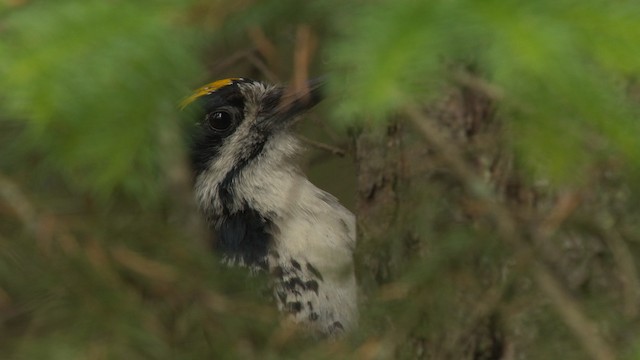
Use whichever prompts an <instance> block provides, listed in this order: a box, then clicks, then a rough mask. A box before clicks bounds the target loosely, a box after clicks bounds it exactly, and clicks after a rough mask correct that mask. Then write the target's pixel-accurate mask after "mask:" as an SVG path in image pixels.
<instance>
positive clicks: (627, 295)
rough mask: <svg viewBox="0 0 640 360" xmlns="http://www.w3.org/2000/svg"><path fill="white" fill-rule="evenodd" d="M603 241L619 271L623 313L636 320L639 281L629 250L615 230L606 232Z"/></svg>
mask: <svg viewBox="0 0 640 360" xmlns="http://www.w3.org/2000/svg"><path fill="white" fill-rule="evenodd" d="M605 240H606V241H607V243H608V244H609V247H610V248H611V253H612V254H613V258H614V259H615V263H616V265H617V266H618V269H619V271H620V277H621V283H622V292H623V301H624V311H625V313H626V315H627V316H629V317H631V318H636V317H637V316H638V303H639V302H640V279H639V278H638V271H637V270H638V269H637V266H636V264H635V261H633V256H632V255H631V254H632V252H631V249H629V246H628V245H627V243H626V242H625V241H624V239H623V238H622V236H621V235H620V234H619V233H618V232H617V231H615V230H613V231H608V232H607V234H606V235H605Z"/></svg>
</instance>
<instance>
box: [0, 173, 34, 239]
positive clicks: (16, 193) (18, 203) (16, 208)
mask: <svg viewBox="0 0 640 360" xmlns="http://www.w3.org/2000/svg"><path fill="white" fill-rule="evenodd" d="M0 198H2V200H4V202H5V203H6V204H7V205H8V206H9V207H10V208H11V209H12V210H13V212H14V213H15V214H16V216H17V217H18V219H20V221H21V222H22V224H23V225H24V227H25V228H27V229H28V230H29V232H31V233H32V234H36V233H37V232H38V227H39V226H38V225H39V219H38V215H37V213H36V210H35V208H34V206H33V205H31V202H30V201H29V200H28V199H27V197H26V196H25V195H24V194H23V193H22V191H21V190H20V188H19V187H18V185H16V184H15V183H14V182H13V181H12V180H11V179H9V178H8V177H6V176H4V175H2V174H0Z"/></svg>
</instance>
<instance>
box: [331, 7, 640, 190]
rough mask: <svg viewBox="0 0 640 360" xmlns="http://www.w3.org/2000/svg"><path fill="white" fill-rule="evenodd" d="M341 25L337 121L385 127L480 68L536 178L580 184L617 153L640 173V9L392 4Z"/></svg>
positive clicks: (335, 47)
mask: <svg viewBox="0 0 640 360" xmlns="http://www.w3.org/2000/svg"><path fill="white" fill-rule="evenodd" d="M338 19H339V21H338V25H337V26H339V28H340V29H343V32H344V37H343V38H341V39H339V41H337V42H336V43H335V44H332V46H331V48H332V50H331V54H332V57H331V59H332V66H335V67H336V68H337V69H339V70H338V72H339V73H340V76H336V77H335V82H334V91H336V92H340V93H341V94H343V96H344V99H346V101H341V102H340V104H338V106H337V107H336V110H335V118H337V119H344V118H349V119H353V118H354V117H356V118H361V117H362V116H363V115H364V114H366V115H368V116H374V117H377V118H379V119H384V118H385V116H386V115H387V114H389V113H390V112H393V111H398V110H399V109H402V108H403V106H405V105H407V104H422V103H424V101H425V99H433V98H434V96H437V95H438V94H440V93H441V92H442V91H443V90H445V89H446V86H447V85H448V84H451V83H455V82H456V81H459V78H458V77H459V75H460V74H459V72H461V71H464V70H465V69H464V68H461V67H463V66H472V68H473V69H476V70H477V72H479V73H481V74H482V75H481V76H482V79H481V78H478V79H476V80H478V81H482V82H486V84H484V83H482V84H477V85H486V86H487V87H489V86H490V89H492V90H493V91H492V92H491V93H490V95H491V96H493V97H494V98H495V99H496V100H499V111H500V113H501V115H503V116H504V118H506V119H508V120H509V122H508V126H510V128H511V130H512V132H513V133H512V135H511V137H510V140H511V141H512V142H513V145H514V146H515V147H516V148H517V149H518V150H519V154H520V156H521V157H522V158H523V160H524V162H525V163H526V164H527V165H528V166H530V167H531V168H532V169H534V170H536V174H537V175H540V176H545V177H548V178H551V179H552V180H559V181H563V182H566V181H568V182H574V181H580V180H581V179H582V176H581V175H580V174H583V173H584V171H585V170H587V169H586V167H587V166H588V165H589V164H591V160H593V158H594V157H595V156H598V155H600V154H601V152H602V151H604V152H605V153H606V152H607V151H609V150H613V151H615V152H617V153H619V154H623V155H624V157H625V158H627V159H628V160H629V161H630V163H631V164H633V166H631V167H630V169H634V168H638V165H640V158H639V157H638V155H639V154H640V149H639V148H638V146H640V145H638V144H639V143H638V141H637V140H636V134H637V133H638V130H640V129H639V128H638V122H637V116H638V110H637V101H638V98H637V95H636V96H635V97H633V96H631V94H630V91H629V86H631V85H633V84H634V83H633V81H634V80H635V79H636V78H637V77H638V75H640V42H639V41H638V39H639V38H640V25H639V23H638V20H639V19H640V6H638V4H637V3H636V2H634V1H619V2H618V1H617V2H607V1H597V0H593V1H546V0H545V1H536V2H535V3H531V2H524V1H386V2H385V1H383V2H374V3H371V4H369V5H368V6H363V9H359V10H358V12H357V13H356V14H353V13H347V14H343V16H339V17H338ZM635 91H636V92H637V90H635ZM594 134H597V135H599V136H598V137H597V139H594V138H593V135H594Z"/></svg>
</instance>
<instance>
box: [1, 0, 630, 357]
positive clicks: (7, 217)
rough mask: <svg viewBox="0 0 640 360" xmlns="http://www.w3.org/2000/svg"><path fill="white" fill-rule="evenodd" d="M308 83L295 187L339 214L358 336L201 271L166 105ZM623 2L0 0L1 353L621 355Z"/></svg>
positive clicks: (177, 134) (180, 117) (626, 130)
mask: <svg viewBox="0 0 640 360" xmlns="http://www.w3.org/2000/svg"><path fill="white" fill-rule="evenodd" d="M323 74H326V75H328V76H329V86H328V90H327V99H326V101H325V102H324V103H323V104H322V105H320V106H318V108H317V109H316V110H314V111H313V112H311V113H310V114H309V115H308V116H307V117H306V119H305V121H303V122H301V123H300V124H299V128H300V133H301V134H302V136H304V137H305V138H306V139H305V140H304V141H305V142H306V143H307V147H308V148H309V151H308V153H307V155H306V157H305V158H304V159H303V164H302V165H303V167H304V169H305V170H306V171H307V173H308V174H309V175H310V177H311V179H312V180H313V181H314V182H315V183H317V184H318V185H320V186H321V187H322V188H324V189H327V190H329V191H330V192H332V193H334V194H336V195H338V196H339V197H340V198H341V200H342V201H343V202H344V203H345V204H347V205H348V206H349V207H350V208H351V209H353V210H354V211H355V212H356V214H357V216H358V231H359V244H358V249H357V254H356V255H357V256H356V262H357V273H358V278H359V284H360V289H361V291H360V293H361V296H360V302H361V311H362V318H361V326H360V329H359V330H358V331H356V332H355V333H353V334H351V335H350V336H348V337H346V338H345V339H343V340H340V341H335V342H321V341H320V342H319V341H316V340H312V339H308V338H304V337H300V336H297V333H296V332H295V331H294V330H292V329H291V328H289V327H286V326H283V325H281V324H280V323H279V321H278V315H277V313H276V311H275V310H274V306H273V304H271V303H269V301H268V300H267V298H266V297H265V296H264V292H265V289H264V286H263V285H262V284H263V280H264V279H261V278H260V277H257V278H250V277H248V276H247V275H246V274H245V273H244V272H243V271H236V270H233V269H231V270H230V269H221V268H220V267H219V266H218V264H217V260H216V258H215V256H214V255H213V254H212V253H211V252H210V251H209V250H208V248H207V246H206V244H205V243H204V241H205V240H203V239H204V238H205V237H206V234H205V232H204V231H203V230H202V226H201V224H200V222H199V219H198V217H197V216H196V215H195V212H194V206H193V203H192V201H191V197H190V193H189V187H190V181H191V180H190V176H189V171H188V168H187V164H186V162H185V161H184V159H185V147H184V143H183V135H182V128H183V125H185V124H187V123H188V122H189V121H193V119H188V118H186V116H185V114H182V113H181V112H180V111H179V108H178V106H177V105H178V104H179V102H180V100H181V99H182V98H184V97H185V96H187V95H188V94H189V93H190V91H191V89H193V88H195V87H197V86H200V85H202V84H204V83H206V82H209V81H212V80H215V79H218V78H224V77H228V76H242V77H250V78H255V79H260V80H265V81H269V82H279V83H290V84H295V83H299V82H300V81H303V80H304V79H306V78H307V77H314V76H317V75H323ZM639 75H640V5H638V3H637V2H636V1H624V0H620V1H600V0H581V1H571V0H537V1H520V0H502V1H497V0H496V1H494V0H485V1H472V0H433V1H414V0H379V1H353V2H345V1H337V0H335V1H334V0H329V1H293V0H285V1H282V0H266V1H257V0H256V1H252V0H243V1H234V2H230V1H213V0H211V1H205V0H187V1H177V0H156V1H152V0H140V1H135V2H134V1H122V0H111V1H104V0H101V1H98V0H56V1H52V0H4V1H2V2H0V149H1V150H0V358H3V359H65V360H66V359H147V358H153V359H155V358H168V359H203V358H215V359H219V358H220V359H224V358H230V359H235V358H246V359H251V358H256V359H265V358H267V359H269V358H271V359H276V358H311V359H316V358H317V359H324V358H327V359H328V358H355V359H387V358H424V359H560V358H561V359H584V358H593V359H615V358H623V359H635V358H638V357H640V347H639V345H640V342H639V338H638V326H639V316H640V311H639V310H640V280H639V277H638V269H637V263H638V261H637V260H638V259H640V257H639V256H640V253H639V251H640V249H639V247H640V227H639V226H638V224H639V221H638V219H639V216H640V211H639V210H640V209H639V208H638V201H639V196H638V195H639V194H640V192H639V191H640V188H639V186H638V184H640V170H639V169H640V142H639V141H638V138H639V137H640V131H639V130H640V129H639V127H640V126H639V125H640V124H639V123H638V120H639V117H638V115H639V114H638V111H639V107H638V101H639V100H640V89H639V87H638V86H639V85H638V79H639V78H638V77H639Z"/></svg>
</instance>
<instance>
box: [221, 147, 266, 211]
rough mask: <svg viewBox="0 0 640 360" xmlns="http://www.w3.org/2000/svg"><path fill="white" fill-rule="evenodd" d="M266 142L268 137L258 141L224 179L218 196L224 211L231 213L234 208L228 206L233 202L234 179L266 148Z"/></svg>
mask: <svg viewBox="0 0 640 360" xmlns="http://www.w3.org/2000/svg"><path fill="white" fill-rule="evenodd" d="M265 144H266V139H263V140H262V141H260V142H258V143H257V144H255V145H254V146H253V148H252V149H251V152H250V153H249V155H248V156H247V157H246V158H243V159H241V160H240V161H239V162H238V163H237V164H235V166H234V167H233V168H232V169H231V171H229V172H228V173H227V174H226V175H225V176H224V179H222V182H221V183H220V186H219V187H218V197H219V198H220V202H221V203H222V204H223V209H222V210H223V212H224V213H227V214H228V213H230V212H231V211H232V209H229V208H228V207H226V206H227V205H228V204H229V205H230V204H233V179H235V178H236V177H237V176H238V175H239V174H240V172H241V171H242V170H243V169H244V168H245V167H247V165H248V164H249V163H250V162H251V161H252V160H253V159H255V158H256V157H258V155H260V153H261V152H262V150H263V149H264V146H265Z"/></svg>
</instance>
